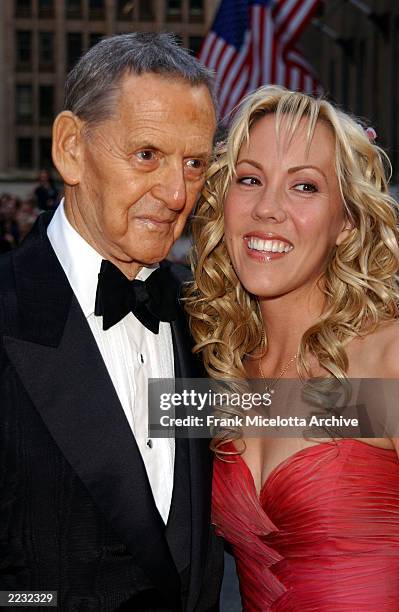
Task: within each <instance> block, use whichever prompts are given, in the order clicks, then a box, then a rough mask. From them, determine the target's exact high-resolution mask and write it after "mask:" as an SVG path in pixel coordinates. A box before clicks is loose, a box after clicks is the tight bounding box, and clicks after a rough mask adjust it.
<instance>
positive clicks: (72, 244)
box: [47, 198, 159, 318]
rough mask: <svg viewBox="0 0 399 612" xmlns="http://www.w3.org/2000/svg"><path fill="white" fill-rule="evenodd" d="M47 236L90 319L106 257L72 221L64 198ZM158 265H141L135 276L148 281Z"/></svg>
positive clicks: (84, 311)
mask: <svg viewBox="0 0 399 612" xmlns="http://www.w3.org/2000/svg"><path fill="white" fill-rule="evenodd" d="M47 235H48V238H49V240H50V243H51V246H52V247H53V249H54V251H55V254H56V255H57V257H58V260H59V262H60V264H61V266H62V268H63V270H64V272H65V274H66V276H67V278H68V281H69V284H70V285H71V287H72V291H73V292H74V294H75V296H76V298H77V300H78V302H79V304H80V307H81V309H82V310H83V313H84V315H85V317H86V318H88V317H89V316H90V315H91V314H93V313H94V308H95V303H96V292H97V281H98V273H99V272H100V267H101V262H102V260H103V258H102V256H101V255H100V254H99V253H98V252H97V251H96V250H95V249H94V248H93V247H92V246H90V244H89V243H88V242H86V240H84V238H82V236H81V235H80V234H79V233H78V232H77V231H76V230H75V229H74V228H73V227H72V225H71V224H70V223H69V221H68V219H67V217H66V214H65V210H64V198H63V199H62V200H61V202H60V204H59V206H58V208H57V210H56V211H55V213H54V216H53V218H52V220H51V222H50V224H49V226H48V228H47ZM158 267H159V266H158V264H156V265H155V266H152V267H149V268H142V269H141V270H140V272H139V273H138V274H137V276H136V278H137V279H138V280H146V279H147V278H148V277H149V276H150V274H152V272H154V270H156V268H158Z"/></svg>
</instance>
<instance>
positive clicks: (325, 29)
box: [310, 19, 355, 60]
mask: <svg viewBox="0 0 399 612" xmlns="http://www.w3.org/2000/svg"><path fill="white" fill-rule="evenodd" d="M310 23H311V24H312V26H314V27H315V28H317V29H318V30H319V31H320V32H321V33H322V34H325V35H326V36H327V37H328V38H330V39H331V40H333V41H334V42H335V43H336V44H337V45H339V46H340V47H341V48H342V49H343V50H344V52H345V54H346V55H347V56H348V58H349V59H350V60H353V58H354V51H355V49H354V39H353V38H342V36H340V34H338V32H337V31H336V30H334V29H333V28H331V27H330V26H328V25H326V24H325V23H322V21H320V19H312V20H311V22H310Z"/></svg>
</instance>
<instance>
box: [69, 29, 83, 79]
mask: <svg viewBox="0 0 399 612" xmlns="http://www.w3.org/2000/svg"><path fill="white" fill-rule="evenodd" d="M82 40H83V39H82V34H81V33H80V32H69V33H68V34H67V62H68V69H69V70H70V69H71V68H73V66H74V65H75V64H76V62H77V61H78V59H79V58H80V56H81V55H82V52H83V42H82Z"/></svg>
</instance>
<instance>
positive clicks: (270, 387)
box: [259, 353, 298, 393]
mask: <svg viewBox="0 0 399 612" xmlns="http://www.w3.org/2000/svg"><path fill="white" fill-rule="evenodd" d="M297 357H298V353H295V355H294V356H293V357H291V359H290V360H289V361H287V363H286V364H285V366H284V367H283V369H282V370H281V372H280V374H279V375H278V376H277V378H273V379H272V381H271V383H270V385H267V384H266V383H265V389H266V393H274V391H275V390H276V387H277V385H278V383H279V382H280V379H281V377H282V376H284V374H285V373H286V372H287V370H288V368H289V367H290V365H291V363H294V361H295V360H296V359H297ZM259 374H260V377H261V378H263V380H265V379H266V376H265V375H264V373H263V370H262V359H259Z"/></svg>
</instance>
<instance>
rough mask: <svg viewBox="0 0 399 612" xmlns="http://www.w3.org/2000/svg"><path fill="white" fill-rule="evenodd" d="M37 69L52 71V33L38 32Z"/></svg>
mask: <svg viewBox="0 0 399 612" xmlns="http://www.w3.org/2000/svg"><path fill="white" fill-rule="evenodd" d="M39 68H40V70H53V69H54V33H53V32H39Z"/></svg>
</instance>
